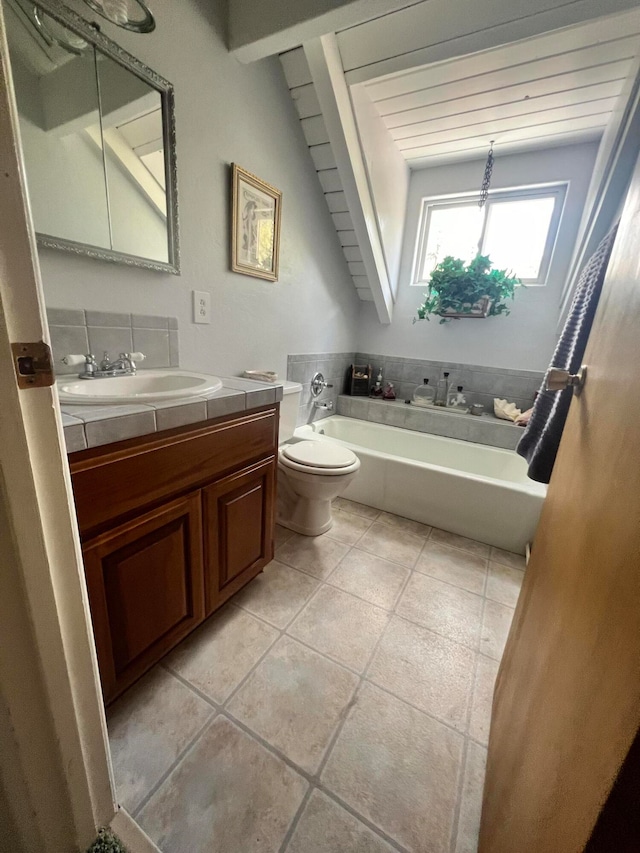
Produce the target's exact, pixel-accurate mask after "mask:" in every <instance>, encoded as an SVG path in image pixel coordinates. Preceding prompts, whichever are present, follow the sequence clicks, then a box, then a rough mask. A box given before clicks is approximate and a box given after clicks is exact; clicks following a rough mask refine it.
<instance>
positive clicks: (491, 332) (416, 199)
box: [357, 143, 597, 370]
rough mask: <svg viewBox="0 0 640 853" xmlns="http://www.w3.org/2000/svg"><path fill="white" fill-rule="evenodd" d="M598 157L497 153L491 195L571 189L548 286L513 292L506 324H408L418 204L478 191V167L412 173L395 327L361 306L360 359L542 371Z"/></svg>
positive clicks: (582, 148)
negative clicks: (557, 185)
mask: <svg viewBox="0 0 640 853" xmlns="http://www.w3.org/2000/svg"><path fill="white" fill-rule="evenodd" d="M596 152H597V144H596V143H589V144H584V145H575V146H565V147H561V148H553V149H546V150H544V151H535V152H529V153H527V154H520V155H511V156H507V157H500V149H499V147H498V148H497V152H496V163H495V167H494V171H493V180H492V183H491V186H492V188H493V189H499V188H506V187H513V186H522V185H526V184H535V183H543V182H549V181H561V180H562V181H569V182H570V183H569V189H568V193H567V198H566V201H565V208H564V212H563V215H562V220H561V222H560V230H559V233H558V239H557V242H556V247H555V251H554V253H553V258H552V262H551V267H550V270H549V278H548V282H547V285H546V287H528V288H521V289H519V291H518V292H517V294H516V298H515V301H514V302H513V304H512V309H511V314H510V315H509V316H508V317H491V318H488V319H486V320H479V321H475V320H474V321H473V322H471V321H465V320H460V321H453V322H451V323H447V324H444V325H442V326H441V325H439V323H438V321H437V320H434V319H432V320H431V321H429V322H426V321H422V322H419V323H416V324H415V325H412V319H413V317H414V315H415V312H416V308H417V307H418V305H419V304H420V303H421V301H422V294H423V288H420V287H411V286H410V284H409V282H410V279H411V272H412V265H413V253H414V246H415V240H416V234H417V229H418V220H419V215H420V204H421V200H422V198H424V197H425V196H438V195H443V194H447V193H457V192H466V191H475V190H477V189H478V187H479V185H480V181H481V178H482V172H483V165H484V164H483V162H482V161H474V162H467V163H460V164H454V165H447V166H439V167H435V168H432V169H424V170H422V171H416V172H413V174H412V177H411V187H410V190H409V203H408V208H407V221H406V228H405V240H404V246H403V252H402V264H401V270H400V287H399V292H398V299H397V302H396V305H395V309H394V315H393V322H392V324H391V325H389V326H380V325H379V323H378V321H377V318H376V315H375V311H374V310H373V308H372V306H370V305H368V304H364V305H363V306H362V311H361V315H360V321H359V328H358V335H357V348H358V349H359V350H360V351H361V352H370V353H381V354H383V355H395V356H401V357H406V358H417V359H430V360H433V361H440V362H457V363H465V364H477V365H484V366H486V367H508V368H514V369H518V370H545V369H546V367H547V365H548V364H549V359H550V357H551V355H552V354H553V350H554V347H555V342H556V325H557V319H558V312H559V307H560V299H561V295H562V290H563V286H564V283H565V279H566V276H567V272H568V269H569V264H570V261H571V256H572V252H573V247H574V243H575V239H576V234H577V230H578V226H579V223H580V217H581V215H582V209H583V205H584V200H585V196H586V193H587V188H588V185H589V180H590V176H591V170H592V167H593V163H594V160H595V156H596Z"/></svg>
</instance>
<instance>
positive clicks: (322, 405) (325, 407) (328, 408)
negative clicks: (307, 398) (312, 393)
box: [313, 400, 333, 412]
mask: <svg viewBox="0 0 640 853" xmlns="http://www.w3.org/2000/svg"><path fill="white" fill-rule="evenodd" d="M313 405H314V408H316V409H323V410H324V411H325V412H332V411H333V402H332V401H331V400H329V401H328V402H326V403H321V402H320V400H316V401H315V402H314V404H313Z"/></svg>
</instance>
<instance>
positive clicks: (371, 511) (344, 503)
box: [333, 498, 380, 521]
mask: <svg viewBox="0 0 640 853" xmlns="http://www.w3.org/2000/svg"><path fill="white" fill-rule="evenodd" d="M333 506H334V507H335V508H336V509H344V510H346V511H347V512H352V513H353V514H354V515H361V516H362V518H368V519H369V520H370V521H375V519H376V518H377V517H378V516H379V515H380V510H379V509H375V508H374V507H372V506H367V505H366V504H359V503H357V502H356V501H350V500H348V499H347V498H336V499H335V500H334V502H333Z"/></svg>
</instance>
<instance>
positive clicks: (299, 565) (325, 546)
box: [276, 533, 349, 578]
mask: <svg viewBox="0 0 640 853" xmlns="http://www.w3.org/2000/svg"><path fill="white" fill-rule="evenodd" d="M348 550H349V546H348V545H345V544H344V543H342V542H337V541H336V540H335V539H330V538H329V537H328V536H300V535H299V534H298V533H294V535H293V536H292V537H291V539H289V541H288V542H285V543H284V545H283V546H282V548H278V550H277V551H276V559H277V560H278V561H279V562H281V563H286V564H287V565H288V566H293V568H294V569H300V571H302V572H306V573H307V574H308V575H313V576H314V577H316V578H326V577H327V575H329V574H331V572H332V571H333V570H334V569H335V567H336V566H337V565H338V563H339V562H340V560H341V559H342V558H343V557H344V555H345V554H346V553H347V551H348Z"/></svg>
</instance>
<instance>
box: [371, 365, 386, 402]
mask: <svg viewBox="0 0 640 853" xmlns="http://www.w3.org/2000/svg"><path fill="white" fill-rule="evenodd" d="M382 393H383V391H382V368H380V369H379V370H378V377H377V379H376V384H375V385H372V386H371V396H372V397H382Z"/></svg>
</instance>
